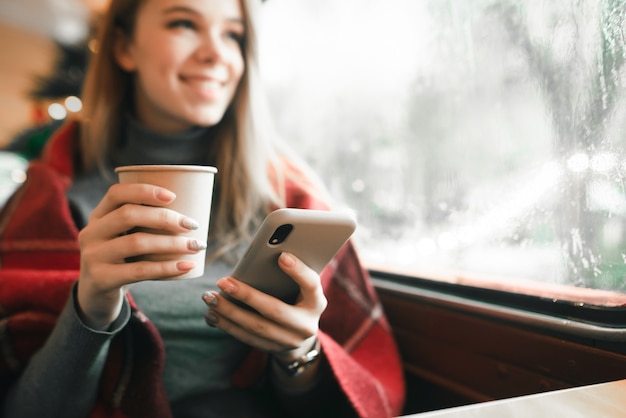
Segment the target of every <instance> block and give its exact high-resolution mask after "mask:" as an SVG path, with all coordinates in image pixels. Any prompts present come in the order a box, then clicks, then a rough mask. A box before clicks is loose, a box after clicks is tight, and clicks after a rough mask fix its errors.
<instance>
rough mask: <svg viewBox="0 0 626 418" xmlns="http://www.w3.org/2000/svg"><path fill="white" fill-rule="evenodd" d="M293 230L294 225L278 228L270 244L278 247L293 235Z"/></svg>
mask: <svg viewBox="0 0 626 418" xmlns="http://www.w3.org/2000/svg"><path fill="white" fill-rule="evenodd" d="M292 229H293V225H292V224H284V225H281V226H279V227H278V228H276V230H275V231H274V233H273V234H272V236H271V237H270V239H269V243H270V244H272V245H278V244H280V243H281V242H283V241H285V240H286V239H287V237H288V236H289V234H290V233H291V230H292Z"/></svg>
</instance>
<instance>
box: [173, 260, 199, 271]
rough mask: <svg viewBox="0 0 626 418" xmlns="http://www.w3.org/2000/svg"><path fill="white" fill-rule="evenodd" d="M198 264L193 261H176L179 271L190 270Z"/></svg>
mask: <svg viewBox="0 0 626 418" xmlns="http://www.w3.org/2000/svg"><path fill="white" fill-rule="evenodd" d="M195 266H196V263H194V262H193V261H179V262H178V263H176V268H177V269H178V271H189V270H191V269H193V268H194V267H195Z"/></svg>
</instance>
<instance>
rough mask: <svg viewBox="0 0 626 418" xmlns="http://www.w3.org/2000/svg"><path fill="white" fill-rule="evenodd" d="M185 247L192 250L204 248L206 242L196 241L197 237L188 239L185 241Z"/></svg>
mask: <svg viewBox="0 0 626 418" xmlns="http://www.w3.org/2000/svg"><path fill="white" fill-rule="evenodd" d="M187 248H189V249H190V250H192V251H202V250H206V242H202V241H198V240H197V239H190V240H189V241H187Z"/></svg>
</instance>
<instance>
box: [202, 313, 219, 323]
mask: <svg viewBox="0 0 626 418" xmlns="http://www.w3.org/2000/svg"><path fill="white" fill-rule="evenodd" d="M204 319H205V320H206V322H207V324H209V325H212V326H214V324H217V316H216V315H215V314H213V313H212V312H210V311H209V312H207V313H206V314H205V315H204Z"/></svg>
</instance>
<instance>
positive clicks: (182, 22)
mask: <svg viewBox="0 0 626 418" xmlns="http://www.w3.org/2000/svg"><path fill="white" fill-rule="evenodd" d="M167 27H168V28H171V29H177V28H182V29H196V24H195V23H194V22H192V21H191V20H189V19H177V20H173V21H171V22H169V23H168V24H167Z"/></svg>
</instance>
